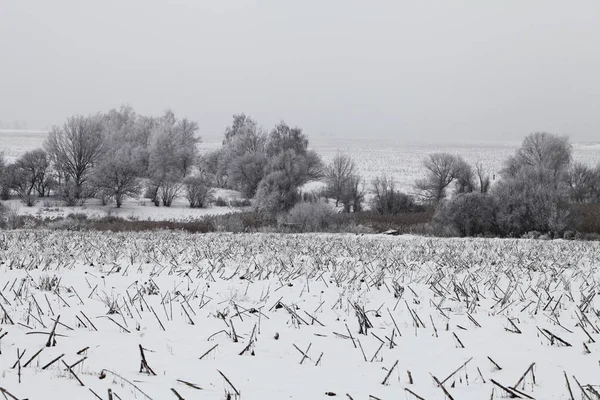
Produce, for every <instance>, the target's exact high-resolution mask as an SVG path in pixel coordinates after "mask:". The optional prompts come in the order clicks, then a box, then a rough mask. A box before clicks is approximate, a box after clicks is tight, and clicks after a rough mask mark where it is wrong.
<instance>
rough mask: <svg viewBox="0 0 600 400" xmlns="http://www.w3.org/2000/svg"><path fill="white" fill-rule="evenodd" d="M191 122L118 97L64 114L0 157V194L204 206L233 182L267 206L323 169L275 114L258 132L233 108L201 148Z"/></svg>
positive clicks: (276, 206)
mask: <svg viewBox="0 0 600 400" xmlns="http://www.w3.org/2000/svg"><path fill="white" fill-rule="evenodd" d="M197 131H198V123H197V122H195V121H191V120H189V119H188V118H178V117H176V116H175V114H174V113H173V112H172V111H170V110H168V111H166V112H165V113H164V114H163V115H162V116H160V117H147V116H142V115H138V114H136V113H135V111H134V110H133V109H132V108H131V107H129V106H122V107H121V108H120V109H113V110H110V111H109V112H107V113H104V114H96V115H90V116H79V115H78V116H73V117H70V118H68V119H67V121H66V122H65V123H64V124H63V125H62V126H55V127H53V128H52V130H51V132H50V133H49V135H48V138H47V140H46V141H45V142H44V145H43V148H40V149H35V150H31V151H28V152H26V153H24V154H23V155H21V156H20V157H19V158H18V159H17V160H16V161H14V162H12V163H7V162H6V161H5V160H4V157H0V196H1V198H2V199H4V200H6V199H9V198H10V196H11V195H12V194H17V195H18V196H19V197H20V198H21V199H22V200H23V202H24V203H25V204H26V205H27V206H33V205H34V204H35V203H36V201H38V200H39V199H40V198H44V197H49V196H54V197H58V198H60V199H62V200H64V202H65V204H66V205H67V206H76V205H82V204H83V203H84V202H85V201H86V200H88V199H90V198H97V199H100V200H101V202H102V204H103V205H105V204H108V203H110V202H114V203H115V204H116V207H121V205H122V204H123V201H124V200H125V199H126V198H136V197H139V196H141V195H143V196H144V197H145V198H148V199H149V200H150V201H151V202H153V203H154V204H155V205H156V206H160V205H162V206H166V207H169V206H171V205H172V203H173V201H174V200H175V199H176V198H178V197H180V196H185V197H186V198H187V200H188V201H189V204H190V206H191V207H205V206H207V205H208V204H210V203H211V202H212V201H213V200H214V198H213V194H214V187H219V188H229V189H235V190H239V191H240V192H241V193H242V194H243V195H244V196H245V197H247V198H252V199H254V205H255V206H256V209H257V210H259V211H264V212H267V213H273V214H274V213H278V212H281V211H285V210H288V209H290V208H291V207H293V205H295V204H296V203H297V202H298V201H300V197H301V196H300V191H299V188H300V187H301V186H302V185H304V184H305V183H307V182H308V181H310V180H316V179H320V178H321V177H322V176H323V170H324V167H323V163H322V161H321V159H320V157H319V156H318V155H317V154H316V153H315V152H314V151H311V150H309V149H308V138H307V136H306V134H304V132H303V131H302V129H300V128H297V127H290V126H288V125H287V124H286V123H285V122H281V123H279V124H277V125H276V126H275V127H274V128H273V129H272V130H271V131H269V132H267V131H265V130H264V129H263V128H260V127H259V126H258V124H257V123H256V122H255V121H254V120H253V119H252V118H250V117H247V116H246V115H244V114H239V115H234V117H233V123H232V125H231V126H229V127H227V128H226V130H225V134H224V140H223V147H222V148H221V149H220V150H218V151H216V152H213V153H210V154H207V155H204V156H201V155H200V153H199V148H198V144H199V143H200V141H201V138H200V137H199V136H198V135H197Z"/></svg>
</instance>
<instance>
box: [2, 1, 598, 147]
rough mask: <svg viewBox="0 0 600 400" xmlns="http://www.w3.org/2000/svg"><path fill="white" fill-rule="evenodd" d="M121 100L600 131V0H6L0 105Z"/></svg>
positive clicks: (500, 128) (300, 122)
mask: <svg viewBox="0 0 600 400" xmlns="http://www.w3.org/2000/svg"><path fill="white" fill-rule="evenodd" d="M122 103H128V104H130V105H131V106H133V107H134V108H135V109H136V110H137V111H138V112H139V113H143V114H155V115H158V114H160V113H162V111H163V110H164V109H166V108H172V109H173V110H174V111H175V113H176V114H177V115H180V116H184V115H185V116H188V117H190V118H192V119H195V120H197V121H198V122H199V124H200V127H201V132H200V133H201V135H202V136H204V137H208V138H210V137H213V138H214V137H219V136H221V135H222V132H223V129H224V127H225V126H227V125H229V124H230V121H231V116H232V115H233V114H234V113H239V112H245V113H246V114H249V115H251V116H253V117H254V118H255V119H257V120H258V121H259V123H261V124H262V125H264V126H265V127H268V128H270V127H271V126H272V125H274V124H275V123H276V122H278V121H279V120H282V119H283V120H285V121H286V122H288V123H289V124H290V125H297V126H300V127H302V128H303V129H304V130H305V132H306V133H308V135H309V137H311V138H316V137H317V136H321V135H322V136H324V135H330V136H336V137H345V136H347V137H367V138H372V139H373V140H376V139H377V138H384V137H388V138H389V137H394V138H398V139H399V140H407V141H413V140H436V139H440V138H442V139H445V140H448V139H456V140H470V141H472V140H483V141H500V140H520V139H521V138H522V137H523V136H524V135H526V134H527V133H529V132H532V131H540V130H545V131H550V132H555V133H560V134H566V135H569V136H570V137H571V138H572V139H573V140H575V141H597V140H600V1H599V0H575V1H564V0H514V1H511V0H502V1H500V0H497V1H491V0H489V1H487V0H486V1H484V0H472V1H466V0H465V1H459V0H452V1H448V0H440V1H421V0H418V1H417V0H406V1H404V0H390V1H383V0H381V1H379V0H372V1H367V0H361V1H353V0H295V1H292V0H289V1H287V0H273V1H267V0H265V1H258V0H255V1H252V0H215V1H204V0H178V1H174V0H169V1H166V0H164V1H158V0H101V1H100V0H98V1H95V0H94V1H92V0H86V1H83V0H71V1H69V0H51V1H50V0H0V120H1V121H4V122H12V121H15V120H25V121H27V125H28V127H29V128H47V127H49V126H51V125H53V124H60V123H62V121H64V119H65V118H66V117H68V116H70V115H72V114H75V113H83V114H88V113H95V112H97V111H107V110H108V109H110V108H113V107H118V106H119V105H120V104H122Z"/></svg>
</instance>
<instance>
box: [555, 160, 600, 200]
mask: <svg viewBox="0 0 600 400" xmlns="http://www.w3.org/2000/svg"><path fill="white" fill-rule="evenodd" d="M564 179H565V182H566V184H567V186H568V193H569V197H570V198H571V200H572V201H575V202H578V203H584V202H591V201H597V200H598V199H599V198H600V171H599V170H598V169H593V168H590V167H588V166H587V165H584V164H582V163H579V162H577V163H574V164H573V165H572V166H571V168H569V170H568V171H567V172H566V173H565V174H564Z"/></svg>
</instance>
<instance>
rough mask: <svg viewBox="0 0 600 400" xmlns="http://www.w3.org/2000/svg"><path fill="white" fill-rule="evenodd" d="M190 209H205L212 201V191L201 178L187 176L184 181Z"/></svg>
mask: <svg viewBox="0 0 600 400" xmlns="http://www.w3.org/2000/svg"><path fill="white" fill-rule="evenodd" d="M184 184H185V187H186V189H187V190H186V192H187V193H186V197H187V199H188V201H189V202H190V207H191V208H202V207H206V206H207V205H208V203H209V202H211V201H212V200H213V199H214V190H213V189H212V188H211V187H210V185H209V181H208V179H206V178H205V177H203V176H188V177H187V178H186V179H185V181H184Z"/></svg>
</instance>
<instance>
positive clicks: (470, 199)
mask: <svg viewBox="0 0 600 400" xmlns="http://www.w3.org/2000/svg"><path fill="white" fill-rule="evenodd" d="M496 213H497V206H496V201H495V198H494V197H492V196H488V195H485V194H481V193H466V194H459V195H456V196H454V197H453V198H451V199H449V200H446V201H444V202H442V203H440V205H439V207H438V209H437V210H436V213H435V216H434V224H435V226H436V228H437V229H440V228H444V227H445V228H451V229H453V230H454V231H455V233H456V234H457V235H458V236H462V237H464V236H478V235H490V234H496V233H498V227H497V224H496Z"/></svg>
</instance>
